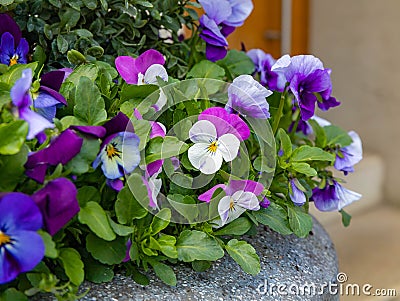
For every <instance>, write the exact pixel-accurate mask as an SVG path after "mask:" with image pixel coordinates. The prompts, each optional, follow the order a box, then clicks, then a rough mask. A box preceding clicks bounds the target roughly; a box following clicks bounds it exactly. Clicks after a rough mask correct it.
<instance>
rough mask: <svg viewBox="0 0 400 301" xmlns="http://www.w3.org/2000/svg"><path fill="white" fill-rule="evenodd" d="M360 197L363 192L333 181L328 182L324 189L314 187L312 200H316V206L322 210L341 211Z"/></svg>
mask: <svg viewBox="0 0 400 301" xmlns="http://www.w3.org/2000/svg"><path fill="white" fill-rule="evenodd" d="M360 198H361V194H359V193H357V192H354V191H351V190H348V189H346V188H344V187H343V186H342V185H340V184H339V183H338V182H336V181H333V184H332V185H330V184H327V185H326V186H325V187H324V188H323V189H320V188H314V189H313V195H312V197H311V201H314V204H315V207H317V209H318V210H320V211H340V210H342V209H343V208H344V207H345V206H347V205H350V204H351V203H353V202H355V201H357V200H359V199H360Z"/></svg>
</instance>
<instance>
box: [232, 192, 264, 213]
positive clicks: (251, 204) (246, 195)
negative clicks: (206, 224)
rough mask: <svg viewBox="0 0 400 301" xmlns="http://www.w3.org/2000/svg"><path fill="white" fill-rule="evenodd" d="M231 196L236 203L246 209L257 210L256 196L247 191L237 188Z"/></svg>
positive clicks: (258, 206) (258, 207) (258, 204)
mask: <svg viewBox="0 0 400 301" xmlns="http://www.w3.org/2000/svg"><path fill="white" fill-rule="evenodd" d="M232 198H233V199H234V200H235V201H236V204H237V205H238V206H240V207H243V208H245V209H248V210H259V209H260V203H259V201H258V199H257V196H256V195H255V194H254V193H252V192H249V191H243V190H239V191H236V192H235V193H234V194H233V195H232Z"/></svg>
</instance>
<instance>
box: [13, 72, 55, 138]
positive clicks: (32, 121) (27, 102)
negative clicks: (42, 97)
mask: <svg viewBox="0 0 400 301" xmlns="http://www.w3.org/2000/svg"><path fill="white" fill-rule="evenodd" d="M31 84H32V70H31V69H25V70H24V71H22V77H21V78H20V79H18V80H17V81H16V82H15V84H14V86H13V87H12V88H11V99H12V102H13V104H14V105H15V106H16V107H17V109H18V111H17V112H18V117H19V118H20V119H23V120H25V121H26V122H27V123H28V125H29V131H28V135H27V137H26V138H27V139H28V140H31V139H33V138H35V137H39V134H41V133H42V132H43V131H44V130H45V129H47V128H53V127H54V125H53V124H52V123H51V122H50V121H48V120H47V119H46V118H44V117H42V116H41V115H39V114H38V113H36V112H35V111H32V110H31V106H32V104H33V101H32V97H31V93H30V88H31ZM40 140H43V138H42V137H41V139H40Z"/></svg>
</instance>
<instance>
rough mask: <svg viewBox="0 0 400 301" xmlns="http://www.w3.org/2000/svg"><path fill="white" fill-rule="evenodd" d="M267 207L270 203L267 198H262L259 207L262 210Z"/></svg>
mask: <svg viewBox="0 0 400 301" xmlns="http://www.w3.org/2000/svg"><path fill="white" fill-rule="evenodd" d="M269 205H271V201H270V200H269V199H268V198H267V197H264V198H263V200H262V201H261V202H260V206H261V207H262V208H268V207H269Z"/></svg>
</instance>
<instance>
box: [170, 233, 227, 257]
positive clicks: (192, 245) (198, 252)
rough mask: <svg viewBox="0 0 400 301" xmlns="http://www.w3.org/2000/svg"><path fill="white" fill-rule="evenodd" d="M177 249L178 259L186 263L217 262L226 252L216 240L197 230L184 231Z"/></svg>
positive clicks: (177, 243)
mask: <svg viewBox="0 0 400 301" xmlns="http://www.w3.org/2000/svg"><path fill="white" fill-rule="evenodd" d="M176 248H177V250H178V259H179V260H181V261H184V262H191V261H194V260H209V261H215V260H218V259H220V258H222V257H223V256H224V250H223V249H222V248H221V246H220V245H219V243H218V242H217V241H216V240H215V239H214V238H211V237H209V236H208V235H207V234H206V233H204V232H202V231H197V230H185V231H183V232H182V233H181V234H180V235H179V238H178V241H177V242H176Z"/></svg>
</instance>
